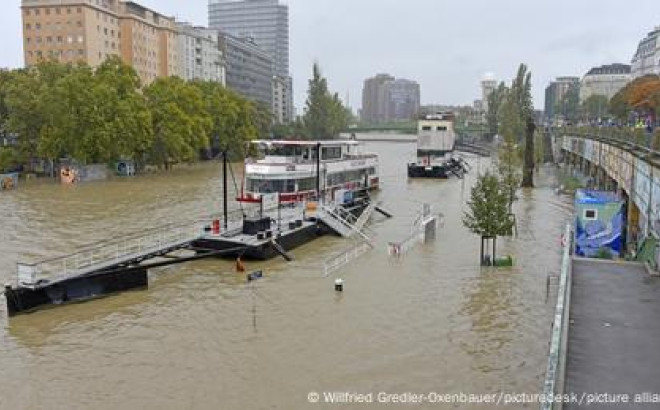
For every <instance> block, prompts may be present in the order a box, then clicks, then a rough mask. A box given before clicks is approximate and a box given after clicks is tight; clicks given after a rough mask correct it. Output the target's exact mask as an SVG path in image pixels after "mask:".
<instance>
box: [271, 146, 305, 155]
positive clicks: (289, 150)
mask: <svg viewBox="0 0 660 410" xmlns="http://www.w3.org/2000/svg"><path fill="white" fill-rule="evenodd" d="M302 151H303V149H302V147H299V146H295V145H285V146H274V147H270V148H267V149H266V150H265V152H266V155H270V156H273V157H299V156H302Z"/></svg>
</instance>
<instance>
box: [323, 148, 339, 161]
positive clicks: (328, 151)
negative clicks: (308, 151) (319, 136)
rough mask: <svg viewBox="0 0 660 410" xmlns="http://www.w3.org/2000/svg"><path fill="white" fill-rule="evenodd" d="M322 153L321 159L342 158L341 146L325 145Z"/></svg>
mask: <svg viewBox="0 0 660 410" xmlns="http://www.w3.org/2000/svg"><path fill="white" fill-rule="evenodd" d="M321 153H322V155H321V159H340V158H341V147H323V148H322V149H321Z"/></svg>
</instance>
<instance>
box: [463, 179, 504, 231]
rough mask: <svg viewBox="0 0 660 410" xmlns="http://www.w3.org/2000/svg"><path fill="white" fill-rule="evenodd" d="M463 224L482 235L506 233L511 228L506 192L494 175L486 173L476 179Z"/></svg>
mask: <svg viewBox="0 0 660 410" xmlns="http://www.w3.org/2000/svg"><path fill="white" fill-rule="evenodd" d="M463 225H464V226H465V227H466V228H468V229H469V230H470V231H472V232H473V233H475V234H477V235H481V236H482V237H484V236H486V237H497V236H501V235H508V234H509V233H510V232H511V230H512V229H513V220H512V219H511V218H510V216H509V210H508V193H507V192H506V191H504V190H502V186H501V185H500V183H499V181H498V179H497V177H496V176H495V175H492V174H490V173H486V174H484V175H481V176H479V178H478V179H477V183H476V184H475V186H474V187H473V188H472V190H471V192H470V201H469V202H468V210H467V211H466V212H465V214H464V215H463Z"/></svg>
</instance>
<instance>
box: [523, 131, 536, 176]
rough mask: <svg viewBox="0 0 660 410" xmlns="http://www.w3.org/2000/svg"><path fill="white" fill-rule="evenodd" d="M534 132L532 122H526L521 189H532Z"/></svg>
mask: <svg viewBox="0 0 660 410" xmlns="http://www.w3.org/2000/svg"><path fill="white" fill-rule="evenodd" d="M534 131H536V124H534V121H533V120H529V121H527V128H526V129H525V155H524V157H525V158H524V165H523V180H522V187H523V188H534Z"/></svg>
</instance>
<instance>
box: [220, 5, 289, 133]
mask: <svg viewBox="0 0 660 410" xmlns="http://www.w3.org/2000/svg"><path fill="white" fill-rule="evenodd" d="M209 27H210V28H212V29H215V30H220V31H223V32H225V33H227V34H230V35H232V36H234V37H237V38H250V39H252V40H254V43H256V45H257V46H259V48H261V49H262V50H264V51H265V52H266V53H267V54H269V55H270V56H271V58H272V59H273V72H274V75H275V76H277V77H279V78H280V79H283V80H280V81H278V82H277V84H278V86H281V85H282V82H283V83H285V84H286V85H289V86H290V85H291V84H292V81H291V80H290V79H289V80H287V77H290V73H289V7H288V6H287V5H284V4H279V2H278V0H209ZM227 69H228V70H231V68H230V67H228V68H227ZM227 75H228V76H229V75H231V74H230V73H229V72H228V73H227ZM291 88H292V87H291ZM283 91H284V93H285V95H287V98H289V102H288V103H287V105H289V106H290V107H291V108H289V109H287V110H286V111H287V112H293V109H292V107H293V90H292V89H288V90H283ZM273 110H274V111H275V107H273ZM291 119H292V118H288V119H286V120H285V121H288V120H291Z"/></svg>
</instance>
